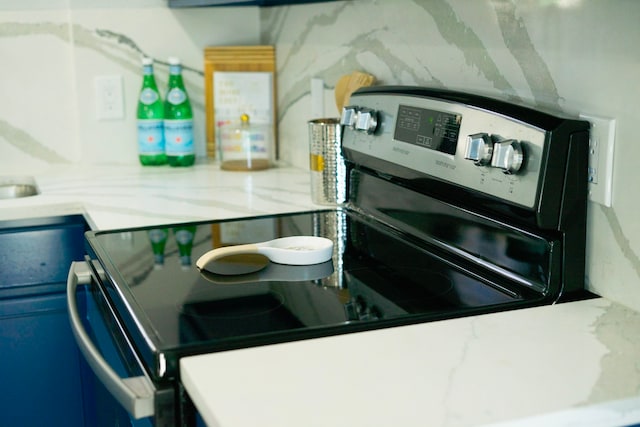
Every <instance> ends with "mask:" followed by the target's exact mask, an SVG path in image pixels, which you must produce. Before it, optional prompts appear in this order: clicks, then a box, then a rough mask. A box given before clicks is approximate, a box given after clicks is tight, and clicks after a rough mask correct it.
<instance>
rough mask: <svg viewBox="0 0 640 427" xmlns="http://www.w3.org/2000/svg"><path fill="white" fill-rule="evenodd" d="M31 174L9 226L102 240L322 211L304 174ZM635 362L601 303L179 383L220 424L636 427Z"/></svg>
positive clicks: (269, 351) (211, 368) (289, 351)
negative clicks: (76, 223)
mask: <svg viewBox="0 0 640 427" xmlns="http://www.w3.org/2000/svg"><path fill="white" fill-rule="evenodd" d="M33 175H34V177H35V179H36V182H37V184H38V187H39V190H40V194H39V195H37V196H34V197H27V198H22V199H14V200H0V220H8V219H18V218H28V217H39V216H40V217H41V216H51V215H65V214H78V213H82V214H84V215H85V217H86V218H87V220H88V221H89V223H90V225H91V227H92V228H93V229H103V230H105V229H119V228H129V227H137V226H150V225H159V224H167V223H177V222H187V221H199V220H209V219H222V218H232V217H243V216H253V215H263V214H273V213H281V212H293V211H304V210H311V209H317V208H318V207H319V206H317V205H314V204H313V203H312V202H311V198H310V196H309V174H308V172H307V171H305V170H300V169H295V168H274V169H270V170H266V171H256V172H249V173H238V172H226V171H221V170H219V167H218V166H217V165H216V164H198V165H196V166H195V167H192V168H184V169H183V168H170V167H160V168H143V167H140V166H129V167H123V166H91V167H89V166H80V165H78V166H64V167H52V168H49V169H46V170H43V171H39V172H38V173H36V174H33ZM639 355H640V313H638V312H635V311H632V310H630V309H628V308H625V307H624V306H622V305H619V304H616V303H613V302H610V301H608V300H606V299H603V298H598V299H593V300H588V301H581V302H574V303H566V304H559V305H554V306H547V307H539V308H534V309H526V310H517V311H511V312H504V313H495V314H489V315H482V316H474V317H467V318H462V319H454V320H448V321H442V322H432V323H426V324H420V325H412V326H406V327H401V328H392V329H384V330H379V331H371V332H364V333H358V334H349V335H344V336H337V337H328V338H322V339H314V340H306V341H299V342H293V343H287V344H279V345H273V346H264V347H259V348H253V349H247V350H237V351H230V352H223V353H216V354H210V355H202V356H195V357H190V358H185V359H183V360H182V361H181V372H182V375H183V382H184V383H185V386H186V387H187V390H188V392H189V394H190V395H191V396H192V397H193V400H194V401H195V404H196V406H197V407H198V409H199V411H200V412H201V413H202V414H203V416H204V418H205V421H207V422H208V423H209V424H210V425H212V426H223V427H224V426H233V427H239V426H240V427H241V426H245V425H247V426H248V425H257V424H259V425H262V426H293V425H306V426H314V425H323V426H324V425H336V426H342V425H349V426H376V425H403V426H411V425H420V426H426V425H428V426H438V425H441V426H470V425H487V424H492V423H502V422H504V423H506V424H504V425H509V426H512V425H517V426H534V425H535V426H537V425H545V426H550V425H551V426H552V425H557V426H560V425H562V426H570V425H571V426H573V425H575V426H578V425H579V426H613V425H629V424H633V423H640V362H639V360H640V359H639V358H638V356H639ZM258 421H259V422H258ZM497 425H503V424H497Z"/></svg>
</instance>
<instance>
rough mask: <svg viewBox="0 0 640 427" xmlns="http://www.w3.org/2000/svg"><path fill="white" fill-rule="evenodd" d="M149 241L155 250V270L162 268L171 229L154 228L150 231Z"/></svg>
mask: <svg viewBox="0 0 640 427" xmlns="http://www.w3.org/2000/svg"><path fill="white" fill-rule="evenodd" d="M148 233H149V241H150V242H151V249H152V250H153V260H154V264H155V265H154V266H155V268H162V266H163V265H164V248H165V246H166V245H167V237H169V229H167V228H154V229H152V230H149V232H148Z"/></svg>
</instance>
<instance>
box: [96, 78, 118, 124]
mask: <svg viewBox="0 0 640 427" xmlns="http://www.w3.org/2000/svg"><path fill="white" fill-rule="evenodd" d="M94 85H95V92H96V118H97V119H98V120H121V119H124V99H123V93H122V76H96V77H95V79H94Z"/></svg>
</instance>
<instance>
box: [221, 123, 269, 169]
mask: <svg viewBox="0 0 640 427" xmlns="http://www.w3.org/2000/svg"><path fill="white" fill-rule="evenodd" d="M219 135H220V153H221V156H222V163H221V164H220V167H221V168H222V169H224V170H261V169H267V168H268V167H269V164H270V157H271V154H270V153H271V125H269V124H253V123H250V121H249V115H248V114H243V115H242V116H240V123H239V124H236V125H235V126H234V125H233V124H227V125H224V126H221V127H220V129H219Z"/></svg>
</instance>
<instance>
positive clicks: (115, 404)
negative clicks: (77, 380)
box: [67, 262, 175, 426]
mask: <svg viewBox="0 0 640 427" xmlns="http://www.w3.org/2000/svg"><path fill="white" fill-rule="evenodd" d="M67 303H68V307H69V318H70V322H71V329H72V331H73V335H74V337H75V339H76V342H77V344H78V347H79V348H80V350H81V352H82V354H83V355H84V358H85V360H86V362H87V363H88V365H89V366H90V367H91V370H92V371H93V373H94V374H95V376H90V375H89V376H88V378H86V379H85V381H84V384H85V386H86V388H87V389H86V390H84V392H85V394H86V395H87V396H89V397H94V398H93V399H91V398H90V399H89V400H90V403H89V404H88V405H87V406H88V407H87V408H86V410H87V413H88V414H89V415H88V416H89V418H90V419H89V420H88V423H89V424H90V425H93V426H114V425H132V426H153V425H158V426H159V425H170V426H173V425H174V424H175V418H174V417H173V415H174V410H173V392H172V391H171V393H170V394H171V399H170V401H171V407H170V409H169V410H168V411H162V412H165V415H168V416H167V417H158V415H159V414H158V412H159V411H158V400H159V399H158V397H160V400H163V399H162V396H164V395H166V394H167V393H166V392H164V393H163V392H162V391H161V390H158V389H157V388H156V387H155V386H154V384H153V383H152V381H151V380H150V379H149V377H148V376H147V375H146V374H145V371H144V369H143V368H142V367H141V364H140V363H139V360H138V358H137V356H136V353H135V351H133V348H132V347H131V346H130V343H129V342H128V340H127V338H126V335H125V334H124V333H122V329H121V327H120V325H119V322H118V320H117V317H116V316H115V314H114V313H113V312H112V311H111V309H110V307H109V304H108V303H107V300H106V298H105V297H104V295H103V294H102V293H101V292H100V290H99V286H97V285H96V283H95V282H92V276H91V269H90V267H89V264H88V262H74V263H72V265H71V268H70V270H69V277H68V280H67ZM166 412H168V414H166ZM91 418H93V419H91ZM162 419H164V420H165V421H162Z"/></svg>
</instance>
